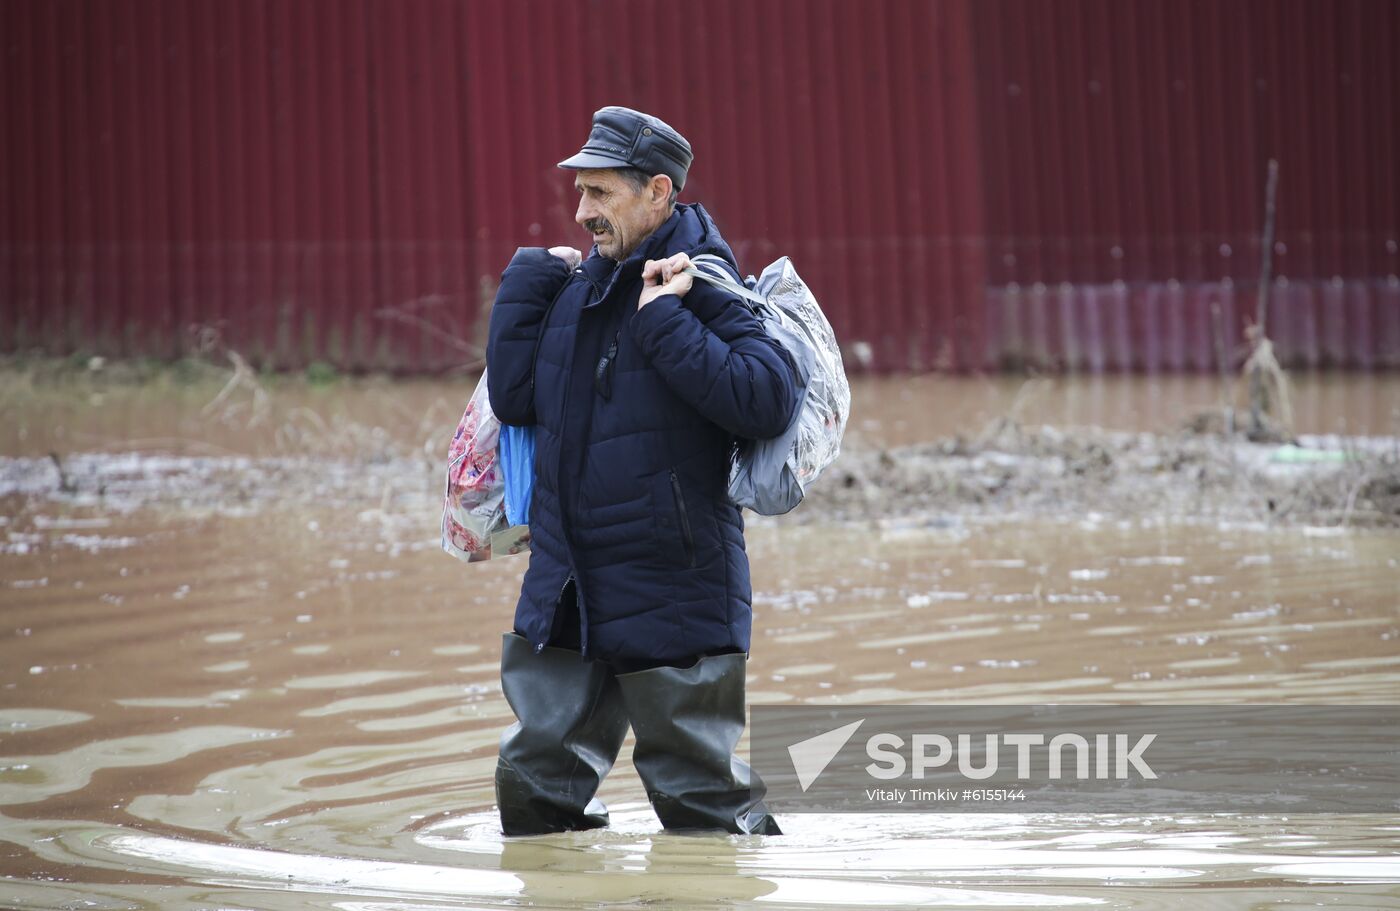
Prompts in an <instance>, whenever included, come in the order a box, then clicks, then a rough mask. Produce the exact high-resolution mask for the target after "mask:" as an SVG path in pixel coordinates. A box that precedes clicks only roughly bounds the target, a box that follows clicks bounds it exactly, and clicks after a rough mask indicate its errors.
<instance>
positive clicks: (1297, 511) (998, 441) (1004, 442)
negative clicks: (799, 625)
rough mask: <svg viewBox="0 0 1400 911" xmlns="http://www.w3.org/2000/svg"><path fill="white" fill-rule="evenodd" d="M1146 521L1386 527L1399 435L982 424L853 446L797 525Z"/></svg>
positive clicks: (1395, 512) (1395, 522) (1391, 523)
mask: <svg viewBox="0 0 1400 911" xmlns="http://www.w3.org/2000/svg"><path fill="white" fill-rule="evenodd" d="M1086 513H1096V514H1100V515H1104V516H1108V517H1144V516H1160V517H1169V518H1180V519H1202V520H1237V521H1240V520H1242V521H1259V520H1265V521H1276V522H1281V523H1297V524H1308V525H1365V526H1372V527H1400V438H1395V437H1320V436H1319V437H1306V436H1305V437H1300V438H1299V439H1298V440H1296V441H1295V442H1294V443H1292V444H1283V445H1279V444H1255V443H1248V442H1244V441H1240V440H1233V439H1226V438H1223V437H1219V436H1212V435H1205V434H1195V433H1187V432H1182V433H1175V434H1153V433H1124V432H1113V431H1106V430H1101V429H1097V428H1073V429H1060V428H1055V427H1048V426H1042V427H1026V426H1022V425H1020V424H1018V423H1015V422H1013V421H1010V420H1001V421H997V422H994V423H993V424H992V425H990V426H989V427H988V429H987V430H986V431H985V432H984V433H983V434H982V435H980V436H978V437H975V438H966V437H961V436H957V437H952V438H948V439H943V440H939V441H935V442H930V443H921V444H913V445H908V446H900V447H895V448H875V447H870V446H866V445H862V444H861V441H859V440H855V441H853V445H851V446H849V447H847V449H846V451H845V452H843V453H842V456H841V458H840V460H839V461H838V462H837V463H836V464H835V465H834V466H832V468H831V469H830V474H829V475H827V476H824V477H823V478H822V479H821V482H820V483H818V484H817V485H815V486H814V487H813V489H812V491H811V493H810V494H809V497H808V500H807V501H806V502H804V503H803V505H802V507H801V508H800V509H799V510H798V511H797V512H795V513H794V515H795V516H798V517H801V518H803V519H806V520H814V519H816V520H822V519H828V518H833V517H835V518H840V519H845V520H877V521H879V520H906V519H910V518H917V517H922V518H926V519H932V520H937V519H938V518H939V517H950V516H951V517H963V516H976V517H982V518H995V517H997V516H1006V517H1018V516H1034V517H1046V518H1054V517H1073V516H1079V515H1084V514H1086Z"/></svg>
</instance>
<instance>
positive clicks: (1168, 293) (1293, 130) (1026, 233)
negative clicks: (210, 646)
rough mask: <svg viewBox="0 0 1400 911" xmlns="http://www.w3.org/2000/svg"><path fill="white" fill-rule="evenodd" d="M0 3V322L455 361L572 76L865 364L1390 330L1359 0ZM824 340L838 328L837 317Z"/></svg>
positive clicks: (10, 328)
mask: <svg viewBox="0 0 1400 911" xmlns="http://www.w3.org/2000/svg"><path fill="white" fill-rule="evenodd" d="M703 12H704V14H703V15H698V16H693V17H688V18H687V20H686V26H685V32H684V34H683V35H678V36H671V35H670V34H669V33H665V34H663V33H659V32H658V30H657V28H656V26H655V18H656V13H657V6H656V4H655V3H652V2H649V0H590V2H582V3H580V2H573V0H531V2H520V3H504V2H474V3H459V2H452V0H409V2H392V0H302V2H298V3H285V2H281V0H240V2H236V0H191V2H183V0H120V2H109V3H91V2H85V0H11V2H9V3H4V4H0V49H3V55H2V57H3V59H0V104H3V110H0V197H3V199H4V200H5V212H4V215H3V217H0V349H8V350H14V349H27V348H33V347H39V348H43V349H45V350H48V351H51V352H56V353H58V352H72V351H83V352H92V353H111V354H126V355H156V356H161V357H170V356H176V355H179V354H182V353H189V352H191V351H193V350H198V349H199V347H200V346H201V344H203V343H204V342H205V341H207V339H208V338H210V337H213V336H215V335H217V337H219V338H221V339H222V340H223V341H224V342H226V343H227V344H228V345H229V346H230V347H232V348H234V349H236V350H238V351H240V352H242V353H244V354H245V355H246V356H248V357H249V358H250V360H253V361H254V362H255V363H259V364H270V365H278V366H297V365H301V364H305V363H308V362H310V361H313V360H327V361H330V362H332V363H335V364H337V365H340V366H343V367H346V368H352V369H368V368H386V369H395V370H438V369H446V368H450V367H453V366H455V365H460V364H463V363H467V362H470V361H471V360H472V359H473V358H474V355H475V353H476V349H474V348H473V346H474V345H475V344H478V343H479V342H480V340H481V339H480V336H481V331H482V328H483V327H484V316H485V308H486V306H487V305H488V304H489V293H490V290H491V287H492V285H493V284H494V282H495V281H496V278H497V276H498V275H499V272H500V269H501V268H502V266H503V265H504V263H505V261H506V260H507V259H508V258H509V256H510V254H511V252H512V251H513V250H514V248H515V247H516V246H518V245H522V244H525V245H533V244H555V243H577V242H579V241H580V240H581V239H582V238H581V232H580V231H579V230H578V229H577V227H576V226H575V225H574V224H573V221H572V216H573V212H574V209H575V194H574V193H573V190H572V187H571V185H570V178H569V175H567V174H564V173H561V172H560V171H558V169H556V168H555V167H554V163H555V162H556V161H557V160H559V159H560V158H561V157H563V156H564V155H566V154H568V153H569V152H571V151H572V150H573V149H574V148H576V147H577V145H578V144H579V142H580V140H581V139H582V137H583V136H584V134H585V132H586V129H587V124H588V118H589V115H590V114H591V112H592V111H593V110H594V109H595V108H597V107H599V106H601V105H604V104H629V105H632V106H635V107H641V108H646V109H650V110H654V111H656V112H658V113H660V114H662V116H664V117H666V118H668V119H669V120H671V121H672V122H673V123H674V124H675V125H676V126H678V127H679V128H681V129H682V131H683V132H685V133H686V134H687V136H688V137H689V138H690V139H691V140H692V142H693V144H694V146H695V148H696V150H697V159H696V163H695V167H694V171H693V173H692V175H691V178H690V182H689V184H688V188H687V191H686V194H685V197H684V198H686V199H689V200H700V201H703V202H704V203H705V204H706V206H707V208H709V209H710V211H711V212H712V214H714V215H715V216H716V218H717V220H718V221H719V223H720V225H721V226H722V228H723V229H724V231H725V233H726V236H728V237H729V238H730V240H731V241H732V242H733V243H734V246H735V248H736V251H737V252H738V254H739V256H740V258H741V260H742V262H743V264H744V265H745V266H746V267H747V268H749V269H751V270H755V271H756V270H757V269H758V268H760V267H761V266H762V265H764V264H765V263H766V262H768V261H769V260H770V259H772V258H773V257H774V256H776V255H778V254H779V253H788V254H790V255H792V256H793V258H794V260H795V261H796V262H797V264H798V266H799V268H800V269H801V270H802V273H803V275H804V276H806V277H807V278H808V280H809V282H810V283H811V284H812V286H813V287H814V288H815V289H817V291H818V292H819V294H820V296H821V298H822V301H823V303H824V305H825V306H826V308H827V310H828V313H829V314H830V316H831V317H832V321H833V323H834V324H835V327H836V329H837V331H838V333H839V335H840V337H841V338H843V339H845V340H846V341H847V342H849V343H851V344H852V351H853V353H855V352H858V351H861V350H864V349H866V348H868V350H869V352H870V355H871V366H873V367H876V368H879V369H926V368H941V369H969V368H978V367H982V366H988V365H990V366H996V365H998V364H1010V363H1034V364H1039V365H1044V366H1049V367H1068V368H1074V369H1086V370H1110V369H1150V370H1167V369H1181V370H1192V369H1205V368H1206V367H1208V366H1209V365H1210V363H1211V360H1212V357H1211V351H1212V350H1213V349H1212V347H1211V345H1210V344H1209V329H1210V325H1211V303H1212V302H1213V301H1215V302H1218V303H1219V304H1220V306H1221V307H1223V308H1224V312H1225V315H1226V317H1227V321H1228V322H1229V324H1230V326H1231V329H1232V332H1234V333H1236V334H1237V333H1238V331H1239V329H1240V328H1241V326H1242V324H1243V321H1244V320H1245V318H1246V316H1247V315H1248V314H1250V313H1252V312H1253V294H1254V287H1253V283H1254V282H1255V281H1256V275H1255V273H1256V271H1257V260H1258V249H1257V247H1258V243H1257V240H1256V239H1255V238H1256V236H1257V234H1258V228H1259V219H1260V216H1259V212H1260V210H1261V208H1262V206H1261V200H1260V196H1261V192H1262V184H1263V173H1264V164H1265V162H1266V161H1267V159H1268V158H1269V157H1271V156H1273V157H1276V158H1278V159H1279V161H1280V162H1281V166H1282V175H1283V176H1282V181H1281V185H1280V195H1279V200H1280V201H1279V229H1278V244H1279V246H1278V249H1277V255H1276V258H1275V263H1276V274H1277V275H1278V276H1279V278H1280V281H1279V287H1278V293H1277V300H1276V302H1275V312H1274V315H1273V317H1272V318H1271V324H1270V332H1271V334H1272V335H1274V337H1275V338H1276V341H1277V342H1278V347H1279V350H1280V351H1281V352H1282V353H1283V354H1284V355H1285V356H1286V357H1287V358H1289V359H1290V360H1291V362H1293V363H1308V364H1343V365H1348V366H1356V367H1381V366H1400V315H1397V304H1400V299H1398V298H1397V290H1396V283H1395V280H1394V279H1393V278H1392V277H1393V276H1394V275H1396V274H1397V273H1400V252H1397V246H1396V245H1397V241H1398V240H1400V230H1397V220H1400V219H1398V218H1397V213H1400V198H1397V194H1400V184H1397V178H1396V168H1395V167H1394V162H1395V161H1396V160H1397V158H1398V157H1400V156H1397V153H1400V148H1397V140H1396V131H1397V125H1396V118H1395V116H1394V112H1395V110H1396V109H1397V103H1400V99H1397V97H1396V91H1397V85H1400V64H1397V55H1395V54H1394V53H1393V44H1394V37H1395V36H1396V35H1397V34H1400V7H1398V6H1397V5H1396V4H1394V3H1389V2H1386V0H1338V2H1324V0H1283V2H1277V0H1243V2H1238V3H1218V2H1189V3H1165V2H1145V0H1056V2H1046V0H977V2H970V0H887V2H878V3H863V4H853V3H842V2H838V0H810V2H809V0H764V2H747V0H715V2H712V3H710V4H707V5H706V6H705V8H704V11H703ZM856 343H864V344H863V345H859V344H856Z"/></svg>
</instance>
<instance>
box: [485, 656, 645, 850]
mask: <svg viewBox="0 0 1400 911" xmlns="http://www.w3.org/2000/svg"><path fill="white" fill-rule="evenodd" d="M501 688H502V689H503V690H504V691H505V695H506V701H507V702H509V703H510V707H511V708H512V709H513V710H514V711H515V717H516V718H517V719H519V720H518V721H516V723H515V724H513V725H511V726H510V727H509V728H507V729H506V732H505V733H504V734H502V735H501V754H500V759H499V760H498V761H497V763H496V803H497V804H498V805H499V806H500V810H501V828H502V829H503V830H504V831H505V834H506V835H542V834H545V833H547V832H563V831H569V830H573V829H596V828H599V827H601V826H606V825H607V824H608V811H607V808H606V807H604V806H603V804H602V802H601V801H599V800H596V799H594V797H593V795H594V794H595V793H597V791H598V785H600V784H601V783H602V781H603V778H604V776H606V775H607V774H608V771H609V770H610V769H612V766H613V762H614V761H616V759H617V753H618V750H620V749H622V739H623V738H624V737H626V736H627V715H626V713H625V712H624V711H623V705H622V697H621V693H620V692H619V690H618V685H617V680H616V678H615V677H614V676H613V674H612V672H611V671H610V670H609V669H608V667H607V665H605V664H602V663H600V662H597V661H590V660H587V659H585V658H584V657H583V656H582V655H580V654H579V653H578V652H575V651H570V650H569V649H563V648H553V647H547V648H545V649H543V650H541V651H540V652H538V653H536V652H535V650H534V649H533V648H532V647H531V646H530V643H529V641H528V640H526V639H525V638H524V637H522V636H520V635H519V634H518V633H513V632H512V633H506V634H505V643H504V647H503V649H502V651H501Z"/></svg>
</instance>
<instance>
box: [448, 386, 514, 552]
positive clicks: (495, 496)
mask: <svg viewBox="0 0 1400 911" xmlns="http://www.w3.org/2000/svg"><path fill="white" fill-rule="evenodd" d="M500 437H501V422H500V421H498V420H497V419H496V415H495V413H494V412H492V410H491V400H490V397H489V396H488V394H487V391H486V373H485V372H484V371H483V372H482V374H481V380H480V381H479V382H478V383H477V385H476V390H475V391H474V392H473V393H472V397H471V399H470V401H468V402H467V407H466V410H465V411H464V412H463V413H462V419H461V421H459V422H458V424H457V432H456V433H455V434H453V436H452V442H451V443H450V444H449V445H448V449H447V486H446V492H445V496H444V502H443V508H442V549H443V550H444V551H446V552H447V553H449V554H451V555H452V556H454V557H456V558H458V559H459V560H465V561H466V562H468V563H477V562H480V561H483V560H489V559H491V558H492V557H493V556H495V557H499V556H503V555H506V554H517V553H522V552H524V551H527V550H529V549H530V530H529V528H528V527H527V526H524V525H515V526H512V525H511V524H510V522H509V521H508V520H507V518H506V508H505V496H506V482H505V473H504V470H503V468H504V466H503V464H502V462H501V458H500V445H499V444H500Z"/></svg>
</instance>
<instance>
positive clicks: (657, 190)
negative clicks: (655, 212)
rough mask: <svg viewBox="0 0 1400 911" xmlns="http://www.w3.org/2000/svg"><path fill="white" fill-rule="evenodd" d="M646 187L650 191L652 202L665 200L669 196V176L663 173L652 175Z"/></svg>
mask: <svg viewBox="0 0 1400 911" xmlns="http://www.w3.org/2000/svg"><path fill="white" fill-rule="evenodd" d="M647 189H649V190H650V191H651V201H652V202H665V201H666V200H668V199H670V198H671V178H670V177H667V176H666V175H665V174H657V175H656V176H654V177H652V179H651V183H650V184H648V185H647Z"/></svg>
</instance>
